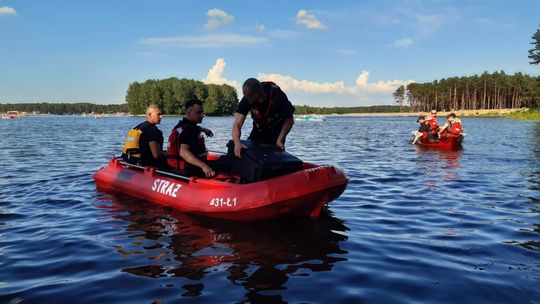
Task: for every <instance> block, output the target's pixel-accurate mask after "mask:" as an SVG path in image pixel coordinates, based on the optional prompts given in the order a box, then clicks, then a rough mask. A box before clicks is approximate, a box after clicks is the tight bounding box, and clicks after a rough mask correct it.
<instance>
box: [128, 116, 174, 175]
mask: <svg viewBox="0 0 540 304" xmlns="http://www.w3.org/2000/svg"><path fill="white" fill-rule="evenodd" d="M161 115H162V114H161V110H160V109H159V107H158V106H157V105H149V106H148V107H147V108H146V121H144V122H142V123H140V124H138V125H137V126H136V127H135V128H133V129H131V130H130V131H129V133H128V136H127V137H126V142H125V144H124V148H123V149H122V158H123V159H124V160H125V161H127V162H129V163H133V164H139V165H141V166H153V167H156V168H158V169H161V170H166V169H167V168H168V165H167V157H166V156H165V154H164V153H163V149H162V147H163V133H162V132H161V130H160V129H159V128H158V127H157V125H158V124H159V123H160V122H161Z"/></svg>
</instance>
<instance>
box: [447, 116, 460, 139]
mask: <svg viewBox="0 0 540 304" xmlns="http://www.w3.org/2000/svg"><path fill="white" fill-rule="evenodd" d="M446 130H448V131H447V132H448V133H450V134H453V135H460V134H461V120H459V119H457V118H456V119H455V120H454V122H450V121H449V122H448V128H447V129H446Z"/></svg>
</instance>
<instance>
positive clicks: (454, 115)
mask: <svg viewBox="0 0 540 304" xmlns="http://www.w3.org/2000/svg"><path fill="white" fill-rule="evenodd" d="M446 117H452V118H456V114H455V113H450V114H448V115H447V116H446Z"/></svg>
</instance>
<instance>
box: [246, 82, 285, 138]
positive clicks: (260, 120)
mask: <svg viewBox="0 0 540 304" xmlns="http://www.w3.org/2000/svg"><path fill="white" fill-rule="evenodd" d="M263 84H267V85H270V94H269V95H268V106H267V107H266V109H264V110H263V109H258V111H257V112H254V111H251V117H252V118H253V121H254V122H255V124H256V126H257V128H258V129H259V131H262V130H263V129H266V128H269V127H270V128H271V125H270V124H269V122H268V114H269V113H270V109H271V108H272V105H273V104H274V100H273V99H272V97H273V96H272V95H273V93H274V90H275V89H279V86H278V85H277V84H275V83H274V82H272V81H263V82H261V85H263Z"/></svg>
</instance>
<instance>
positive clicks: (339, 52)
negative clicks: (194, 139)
mask: <svg viewBox="0 0 540 304" xmlns="http://www.w3.org/2000/svg"><path fill="white" fill-rule="evenodd" d="M331 52H334V53H337V54H344V55H355V54H358V51H357V50H351V49H342V50H332V51H331Z"/></svg>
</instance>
